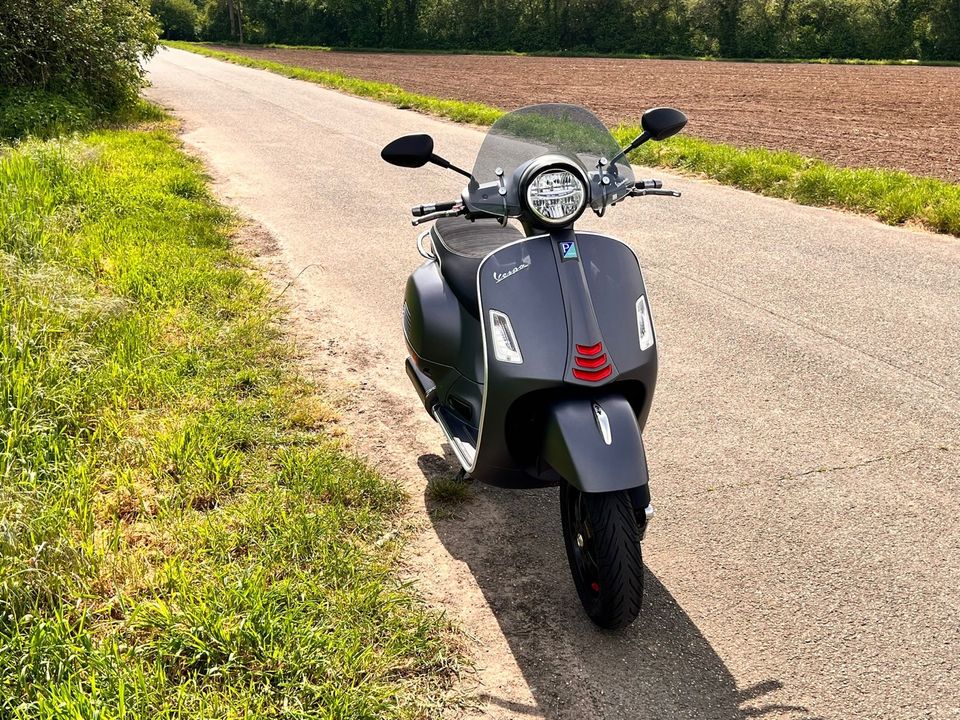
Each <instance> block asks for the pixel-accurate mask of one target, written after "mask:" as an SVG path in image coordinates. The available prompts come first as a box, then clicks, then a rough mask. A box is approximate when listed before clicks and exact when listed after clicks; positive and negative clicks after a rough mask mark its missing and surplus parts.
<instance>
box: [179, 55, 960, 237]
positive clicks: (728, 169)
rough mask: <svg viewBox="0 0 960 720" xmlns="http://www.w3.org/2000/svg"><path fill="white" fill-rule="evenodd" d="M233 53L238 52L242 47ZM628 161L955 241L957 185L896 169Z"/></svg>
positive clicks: (323, 77) (735, 155)
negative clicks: (931, 232)
mask: <svg viewBox="0 0 960 720" xmlns="http://www.w3.org/2000/svg"><path fill="white" fill-rule="evenodd" d="M167 44H168V45H170V46H171V47H176V48H180V49H182V50H189V51H191V52H195V53H198V54H200V55H206V56H208V57H213V58H216V59H219V60H225V61H227V62H232V63H235V64H238V65H244V66H247V67H252V68H259V69H262V70H269V71H270V72H274V73H277V74H280V75H285V76H287V77H291V78H296V79H299V80H306V81H308V82H314V83H317V84H320V85H323V86H325V87H329V88H333V89H335V90H340V91H343V92H347V93H350V94H352V95H358V96H360V97H366V98H371V99H373V100H378V101H381V102H386V103H390V104H392V105H395V106H396V107H399V108H406V109H411V110H417V111H419V112H424V113H429V114H432V115H438V116H440V117H445V118H448V119H450V120H453V121H455V122H465V123H474V124H477V125H491V124H493V123H494V122H495V121H496V120H497V119H499V118H500V117H501V116H502V115H503V114H504V111H502V110H499V109H497V108H493V107H490V106H488V105H483V104H480V103H463V102H459V101H457V100H443V99H440V98H434V97H430V96H427V95H420V94H417V93H410V92H407V91H405V90H403V89H402V88H399V87H397V86H396V85H390V84H387V83H380V82H373V81H368V80H360V79H358V78H352V77H349V76H346V75H342V74H340V73H334V72H326V71H319V70H310V69H307V68H300V67H294V66H291V65H285V64H283V63H278V62H274V61H268V60H258V59H255V58H251V57H247V56H244V55H241V54H238V53H232V52H230V53H228V52H223V51H220V50H212V49H210V48H208V47H205V46H204V45H202V44H196V43H184V42H168V43H167ZM238 51H241V52H242V48H238ZM613 132H614V135H615V136H616V137H617V139H618V141H619V142H620V143H621V144H623V145H625V144H627V143H629V141H630V140H632V139H633V138H634V137H636V136H637V135H638V134H639V133H640V129H639V128H638V127H627V126H621V127H619V128H616V129H614V131H613ZM630 159H631V160H632V161H633V162H635V163H638V164H641V165H650V166H653V167H665V168H672V169H675V170H679V171H683V172H687V173H690V174H694V175H703V176H706V177H709V178H711V179H714V180H717V181H719V182H721V183H724V184H726V185H732V186H734V187H738V188H742V189H744V190H750V191H751V192H756V193H759V194H761V195H768V196H770V197H778V198H783V199H786V200H792V201H794V202H798V203H801V204H804V205H818V206H827V207H834V208H838V209H843V210H853V211H856V212H861V213H865V214H869V215H873V216H874V217H876V218H877V219H878V220H881V221H883V222H885V223H888V224H890V225H902V224H907V223H909V224H915V225H918V226H922V227H925V228H927V229H930V230H934V231H936V232H942V233H949V234H952V235H956V236H960V185H957V184H954V183H948V182H945V181H943V180H937V179H935V178H924V177H918V176H916V175H911V174H909V173H905V172H900V171H897V170H885V169H873V168H864V169H856V168H841V167H836V166H833V165H830V164H829V163H826V162H824V161H822V160H817V159H814V158H808V157H804V156H802V155H798V154H796V153H791V152H785V151H778V150H768V149H766V148H737V147H734V146H732V145H727V144H724V143H715V142H709V141H706V140H701V139H699V138H695V137H689V136H685V135H681V136H678V137H675V138H672V139H671V140H669V141H667V142H665V143H653V142H650V143H647V144H645V145H643V146H641V147H640V148H639V149H638V150H637V151H635V152H634V153H632V154H631V156H630Z"/></svg>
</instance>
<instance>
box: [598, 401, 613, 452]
mask: <svg viewBox="0 0 960 720" xmlns="http://www.w3.org/2000/svg"><path fill="white" fill-rule="evenodd" d="M593 417H594V418H595V419H596V421H597V429H598V430H599V431H600V435H601V436H602V437H603V442H605V443H606V444H607V445H612V444H613V436H612V435H611V433H610V418H608V417H607V413H605V412H604V411H603V408H602V407H600V404H599V403H594V404H593Z"/></svg>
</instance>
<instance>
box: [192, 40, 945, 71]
mask: <svg viewBox="0 0 960 720" xmlns="http://www.w3.org/2000/svg"><path fill="white" fill-rule="evenodd" d="M199 44H201V45H223V46H230V47H236V48H237V49H241V48H245V47H256V48H277V49H280V50H318V51H321V52H354V53H374V54H375V53H387V54H396V55H506V56H513V57H569V58H612V59H615V60H685V61H690V62H719V63H724V62H727V63H768V64H786V65H902V66H907V67H911V66H931V67H960V60H916V59H906V60H884V59H871V58H750V57H742V58H736V57H718V56H716V55H669V54H667V55H651V54H649V53H600V52H591V51H589V50H530V51H519V50H469V49H463V48H443V49H437V48H378V47H348V46H345V45H288V44H286V43H265V44H263V45H251V44H246V45H240V44H239V43H236V42H225V41H219V42H203V43H199Z"/></svg>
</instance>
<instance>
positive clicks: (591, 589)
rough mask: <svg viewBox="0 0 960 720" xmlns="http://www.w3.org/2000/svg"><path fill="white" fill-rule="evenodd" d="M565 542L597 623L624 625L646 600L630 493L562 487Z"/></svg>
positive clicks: (585, 603) (586, 606)
mask: <svg viewBox="0 0 960 720" xmlns="http://www.w3.org/2000/svg"><path fill="white" fill-rule="evenodd" d="M560 513H561V520H562V522H563V541H564V544H565V545H566V546H567V559H568V560H569V561H570V572H571V573H572V574H573V584H574V586H576V588H577V595H579V596H580V602H581V603H583V609H584V610H585V611H586V613H587V615H588V616H589V617H590V619H591V620H592V621H593V622H594V623H595V624H597V625H599V626H600V627H602V628H606V629H608V630H616V629H619V628H622V627H626V626H627V625H629V624H630V623H632V622H633V621H634V620H636V618H637V616H638V615H639V614H640V605H641V603H642V602H643V557H642V555H641V553H640V533H639V532H638V531H637V521H636V518H635V517H634V514H633V505H632V503H631V502H630V495H629V494H628V493H627V492H626V491H625V490H624V491H620V492H610V493H583V492H580V491H579V490H577V489H576V488H574V487H572V486H570V485H569V484H567V483H564V484H563V485H561V487H560Z"/></svg>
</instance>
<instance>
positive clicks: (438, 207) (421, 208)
mask: <svg viewBox="0 0 960 720" xmlns="http://www.w3.org/2000/svg"><path fill="white" fill-rule="evenodd" d="M457 205H458V201H456V200H454V201H452V202H438V203H428V204H425V205H416V206H414V207H412V208H410V214H411V215H413V216H414V217H423V216H424V215H429V214H430V213H435V212H443V211H445V210H453V208H455V207H456V206H457Z"/></svg>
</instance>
